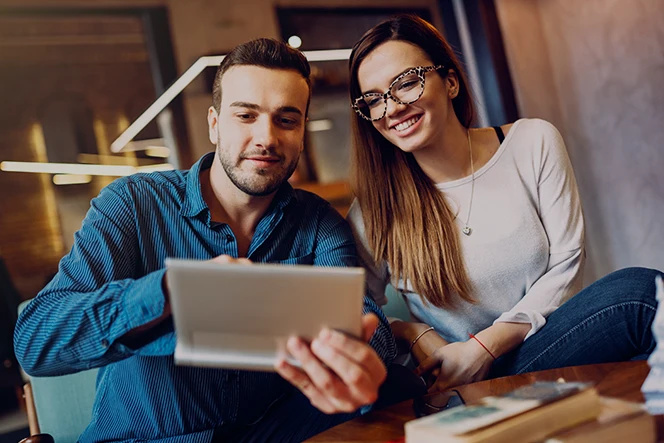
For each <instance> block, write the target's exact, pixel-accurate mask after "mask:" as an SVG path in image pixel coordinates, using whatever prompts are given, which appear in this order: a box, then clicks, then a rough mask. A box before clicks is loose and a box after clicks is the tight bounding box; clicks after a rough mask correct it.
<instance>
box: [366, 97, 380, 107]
mask: <svg viewBox="0 0 664 443" xmlns="http://www.w3.org/2000/svg"><path fill="white" fill-rule="evenodd" d="M382 100H383V99H382V97H367V98H365V99H364V101H365V103H366V104H367V106H369V107H374V106H378V105H379V104H380V102H381V101H382Z"/></svg>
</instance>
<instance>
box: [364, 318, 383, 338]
mask: <svg viewBox="0 0 664 443" xmlns="http://www.w3.org/2000/svg"><path fill="white" fill-rule="evenodd" d="M378 323H379V320H378V317H377V316H376V314H374V313H370V314H366V315H363V316H362V339H363V340H364V341H366V342H369V340H371V337H373V334H374V332H376V328H377V327H378Z"/></svg>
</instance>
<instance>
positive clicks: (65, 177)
mask: <svg viewBox="0 0 664 443" xmlns="http://www.w3.org/2000/svg"><path fill="white" fill-rule="evenodd" d="M91 181H92V176H91V175H80V174H56V175H54V176H53V184H56V185H82V184H85V183H90V182H91Z"/></svg>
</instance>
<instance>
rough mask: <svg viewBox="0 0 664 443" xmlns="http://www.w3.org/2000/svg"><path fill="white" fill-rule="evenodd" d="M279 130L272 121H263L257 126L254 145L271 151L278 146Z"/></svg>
mask: <svg viewBox="0 0 664 443" xmlns="http://www.w3.org/2000/svg"><path fill="white" fill-rule="evenodd" d="M278 138H279V128H277V126H276V125H275V124H274V122H273V121H272V120H271V119H263V120H262V121H259V122H258V123H257V124H256V126H255V133H254V143H255V145H256V146H260V147H263V148H265V149H269V148H272V147H274V146H275V145H276V144H277V139H278Z"/></svg>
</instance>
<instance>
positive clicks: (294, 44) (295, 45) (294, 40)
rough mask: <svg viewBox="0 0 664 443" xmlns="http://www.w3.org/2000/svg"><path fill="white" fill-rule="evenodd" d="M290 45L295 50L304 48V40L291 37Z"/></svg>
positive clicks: (295, 36)
mask: <svg viewBox="0 0 664 443" xmlns="http://www.w3.org/2000/svg"><path fill="white" fill-rule="evenodd" d="M288 44H289V45H291V46H292V47H293V48H296V49H297V48H299V47H300V46H302V39H301V38H300V37H298V36H297V35H291V36H290V37H289V38H288Z"/></svg>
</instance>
